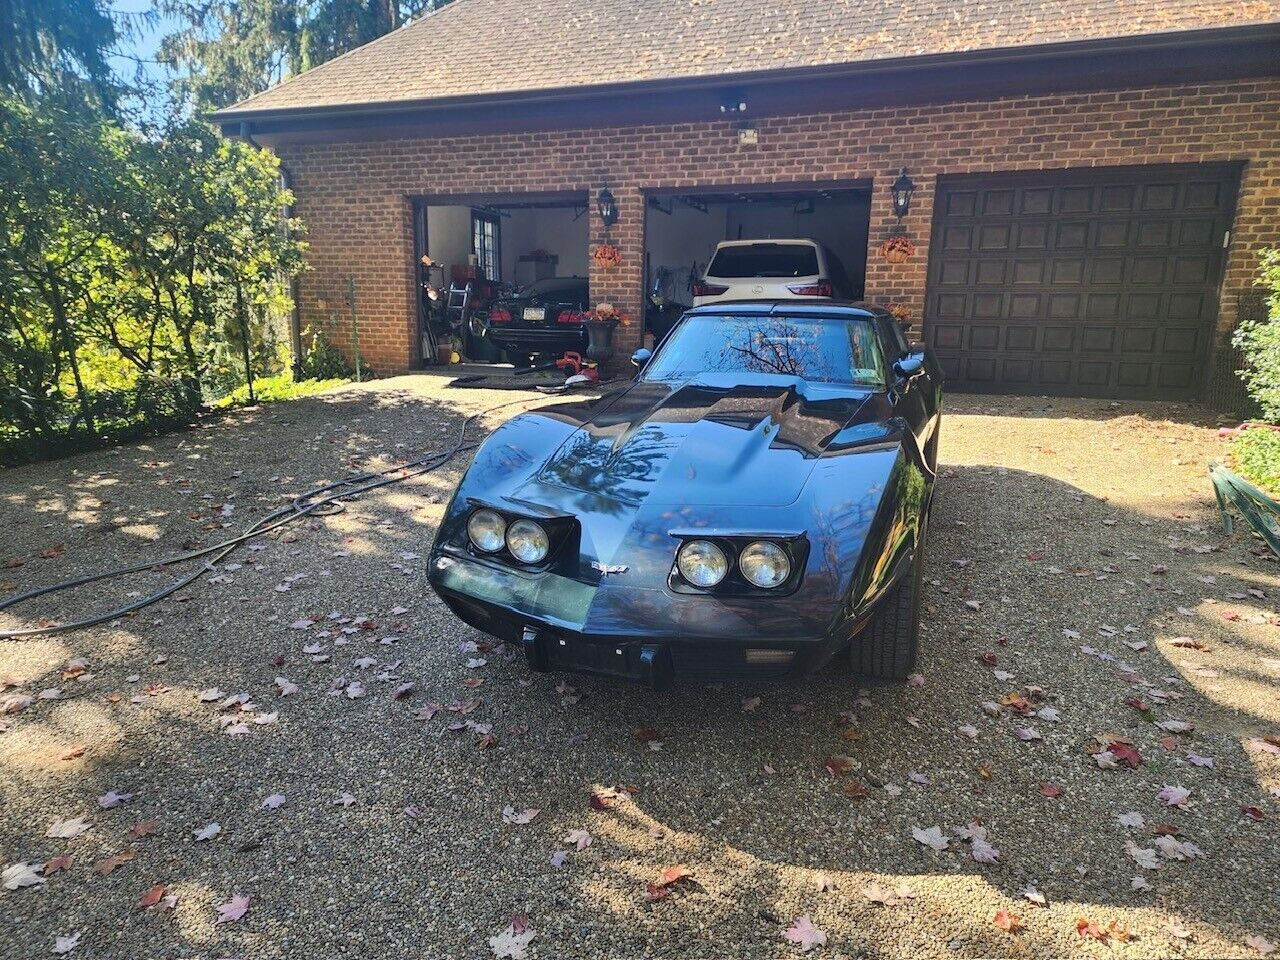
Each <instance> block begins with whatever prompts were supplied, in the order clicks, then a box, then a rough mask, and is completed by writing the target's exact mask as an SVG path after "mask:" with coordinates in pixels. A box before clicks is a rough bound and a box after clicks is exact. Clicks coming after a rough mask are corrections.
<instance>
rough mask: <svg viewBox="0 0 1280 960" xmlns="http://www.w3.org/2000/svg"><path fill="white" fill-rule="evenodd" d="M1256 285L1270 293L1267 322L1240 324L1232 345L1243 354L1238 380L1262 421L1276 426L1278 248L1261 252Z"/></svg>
mask: <svg viewBox="0 0 1280 960" xmlns="http://www.w3.org/2000/svg"><path fill="white" fill-rule="evenodd" d="M1258 283H1259V284H1260V285H1261V286H1264V287H1266V288H1267V289H1268V290H1270V291H1271V296H1270V299H1269V300H1268V305H1269V309H1268V311H1267V319H1266V320H1262V321H1253V320H1244V321H1241V323H1240V326H1239V328H1238V329H1237V330H1236V332H1235V336H1234V338H1233V342H1234V343H1235V345H1236V346H1237V347H1239V348H1240V349H1241V350H1242V351H1243V352H1244V354H1245V362H1246V366H1245V369H1243V370H1241V371H1240V377H1241V379H1243V380H1244V382H1245V384H1246V386H1247V387H1248V390H1249V396H1250V397H1252V398H1253V400H1254V402H1255V403H1257V404H1258V406H1259V407H1261V408H1262V415H1263V417H1265V418H1266V419H1267V421H1268V422H1271V423H1276V422H1278V421H1280V248H1277V247H1269V248H1267V249H1265V250H1263V251H1262V269H1261V273H1260V275H1259V277H1258Z"/></svg>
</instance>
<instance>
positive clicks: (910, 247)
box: [880, 234, 916, 263]
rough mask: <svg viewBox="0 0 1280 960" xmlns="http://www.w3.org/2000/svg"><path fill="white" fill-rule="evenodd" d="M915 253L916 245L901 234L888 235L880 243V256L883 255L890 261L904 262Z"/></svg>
mask: <svg viewBox="0 0 1280 960" xmlns="http://www.w3.org/2000/svg"><path fill="white" fill-rule="evenodd" d="M915 255H916V245H915V244H914V243H912V242H911V238H910V237H904V236H902V235H901V234H899V235H898V236H894V237H890V238H889V239H888V240H886V241H885V242H884V243H882V244H880V256H882V257H884V258H885V259H886V260H888V261H889V262H890V263H905V262H906V261H907V260H908V259H909V258H910V257H914V256H915Z"/></svg>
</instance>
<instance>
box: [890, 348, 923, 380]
mask: <svg viewBox="0 0 1280 960" xmlns="http://www.w3.org/2000/svg"><path fill="white" fill-rule="evenodd" d="M893 372H894V374H896V375H897V377H898V379H900V380H914V379H915V378H916V377H918V376H920V374H922V373H924V354H923V353H909V354H907V355H906V356H905V357H902V358H900V359H898V360H896V361H895V362H894V364H893Z"/></svg>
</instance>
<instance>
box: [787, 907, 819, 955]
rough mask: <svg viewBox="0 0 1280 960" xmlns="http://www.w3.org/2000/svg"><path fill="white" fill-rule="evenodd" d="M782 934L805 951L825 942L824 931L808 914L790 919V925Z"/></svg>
mask: <svg viewBox="0 0 1280 960" xmlns="http://www.w3.org/2000/svg"><path fill="white" fill-rule="evenodd" d="M782 935H783V936H784V937H786V938H787V940H789V941H790V942H791V943H794V944H795V945H796V946H798V947H799V948H800V949H801V950H803V951H804V952H805V953H808V952H809V951H810V950H812V949H813V948H814V947H820V946H822V945H823V944H825V943H826V942H827V934H826V931H825V930H821V929H819V928H818V927H816V926H815V925H814V923H813V921H812V920H810V919H809V915H808V914H805V915H804V916H802V917H797V918H796V919H795V920H794V921H792V923H791V926H789V927H787V929H786V931H785V932H784V933H783V934H782Z"/></svg>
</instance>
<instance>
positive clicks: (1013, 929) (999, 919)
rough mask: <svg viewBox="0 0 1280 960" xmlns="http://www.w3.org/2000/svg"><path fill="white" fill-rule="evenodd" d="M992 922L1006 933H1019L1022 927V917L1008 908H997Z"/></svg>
mask: <svg viewBox="0 0 1280 960" xmlns="http://www.w3.org/2000/svg"><path fill="white" fill-rule="evenodd" d="M991 922H992V923H994V924H995V925H996V926H997V927H999V928H1000V929H1001V930H1003V931H1004V932H1005V933H1017V932H1018V931H1019V930H1021V929H1022V918H1021V917H1020V916H1018V915H1017V914H1016V913H1010V912H1009V911H1008V910H1006V909H1000V910H997V911H996V915H995V918H994V919H993V920H992V921H991Z"/></svg>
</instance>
